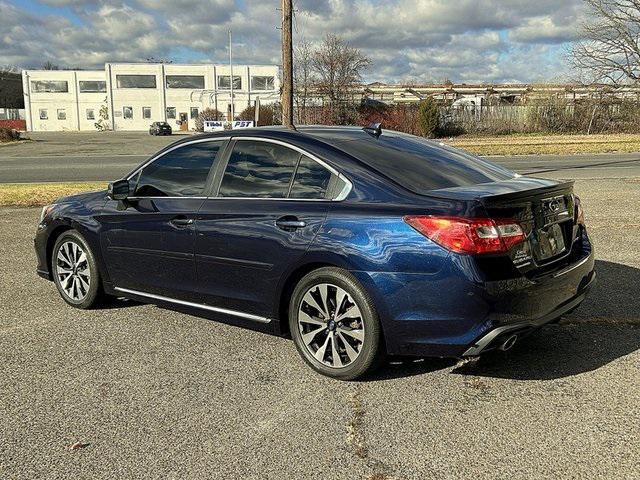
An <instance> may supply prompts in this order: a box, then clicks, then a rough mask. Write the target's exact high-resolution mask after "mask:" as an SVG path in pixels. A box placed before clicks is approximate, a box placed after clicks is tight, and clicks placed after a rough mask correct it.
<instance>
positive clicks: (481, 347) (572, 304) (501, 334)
mask: <svg viewBox="0 0 640 480" xmlns="http://www.w3.org/2000/svg"><path fill="white" fill-rule="evenodd" d="M595 280H596V272H591V276H590V279H589V281H588V283H587V284H586V285H584V287H583V288H582V289H581V290H580V292H579V293H578V294H577V295H576V296H574V297H573V298H570V299H569V300H567V301H566V302H564V303H563V304H562V305H560V306H558V308H556V309H555V310H554V311H552V312H550V313H548V314H546V315H544V316H542V317H540V318H537V319H535V320H533V321H531V322H520V323H514V324H511V325H503V326H501V327H496V328H494V329H493V330H490V331H489V332H488V333H486V334H484V335H483V336H482V337H480V338H479V339H478V340H476V341H475V342H474V343H473V345H472V346H470V347H469V348H468V349H467V350H465V352H464V353H463V354H462V356H463V357H473V356H477V355H480V354H482V353H485V352H487V351H489V350H494V349H496V348H499V346H500V345H502V343H503V342H504V341H505V340H507V338H509V337H512V336H513V335H517V336H518V338H522V337H524V336H526V335H529V334H530V333H532V332H533V331H534V330H535V329H537V328H539V327H541V326H543V325H545V324H547V323H550V322H552V321H554V320H557V319H558V318H560V317H561V316H562V315H564V314H565V313H567V312H570V311H571V310H573V309H574V308H577V307H578V306H579V305H580V304H581V303H582V301H583V300H584V298H585V296H586V294H587V292H588V291H589V289H590V288H591V286H592V285H593V284H594V282H595Z"/></svg>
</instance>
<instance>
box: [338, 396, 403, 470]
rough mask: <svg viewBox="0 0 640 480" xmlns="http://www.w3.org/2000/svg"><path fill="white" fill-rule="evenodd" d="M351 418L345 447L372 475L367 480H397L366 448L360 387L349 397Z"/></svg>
mask: <svg viewBox="0 0 640 480" xmlns="http://www.w3.org/2000/svg"><path fill="white" fill-rule="evenodd" d="M349 407H350V410H351V416H350V418H349V420H348V422H347V445H348V446H349V448H350V450H351V452H352V453H353V454H354V455H355V456H356V457H357V458H358V459H359V460H361V461H363V462H364V463H365V464H366V465H367V467H368V468H370V469H371V470H372V471H373V473H372V474H371V475H369V476H368V477H367V480H397V477H395V476H393V472H392V469H391V468H390V467H389V466H388V465H387V464H385V463H384V462H383V461H381V460H378V459H376V458H373V457H372V456H371V455H370V451H369V447H368V446H367V437H366V435H365V431H364V421H365V413H366V409H365V404H364V402H363V400H362V387H361V386H360V385H356V388H355V390H354V391H353V392H352V393H351V395H350V397H349Z"/></svg>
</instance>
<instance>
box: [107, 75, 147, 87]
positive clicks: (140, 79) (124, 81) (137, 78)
mask: <svg viewBox="0 0 640 480" xmlns="http://www.w3.org/2000/svg"><path fill="white" fill-rule="evenodd" d="M116 85H117V86H118V88H156V76H155V75H116Z"/></svg>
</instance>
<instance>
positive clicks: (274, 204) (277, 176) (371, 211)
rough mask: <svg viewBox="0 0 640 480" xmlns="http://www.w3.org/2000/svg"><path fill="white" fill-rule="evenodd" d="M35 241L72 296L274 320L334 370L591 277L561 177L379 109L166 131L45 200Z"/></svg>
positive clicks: (365, 368) (448, 339) (497, 327)
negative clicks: (528, 171)
mask: <svg viewBox="0 0 640 480" xmlns="http://www.w3.org/2000/svg"><path fill="white" fill-rule="evenodd" d="M35 247H36V251H37V256H38V267H37V271H38V273H39V274H40V275H41V276H42V277H44V278H47V279H49V280H53V281H54V282H55V285H56V287H57V288H58V290H59V292H60V295H61V296H62V298H63V299H64V300H65V301H66V302H67V303H68V304H70V305H72V306H74V307H77V308H90V307H94V306H96V305H97V304H98V302H99V301H100V300H101V298H102V297H104V296H105V295H107V296H109V295H110V296H118V297H128V298H132V299H136V300H139V301H143V302H149V303H154V304H157V305H161V306H165V307H170V308H175V309H179V310H183V311H187V312H190V313H194V314H199V315H203V316H207V317H210V318H214V319H217V320H222V321H225V322H228V323H233V324H236V325H241V326H245V327H251V328H254V329H258V330H262V331H265V332H270V333H275V334H279V335H290V336H291V337H292V338H293V341H294V342H295V345H296V347H297V349H298V351H299V353H300V355H301V356H302V358H303V359H304V360H305V361H306V362H307V363H308V364H309V365H310V366H311V367H312V368H313V369H315V370H316V371H318V372H320V373H322V374H325V375H328V376H332V377H335V378H340V379H354V378H358V377H360V376H362V375H364V374H366V373H367V372H370V371H372V370H373V369H374V368H375V367H376V366H377V365H379V364H380V362H381V361H382V359H384V358H385V356H386V355H401V356H421V357H424V356H436V357H468V356H477V355H480V354H482V353H484V352H486V351H489V350H492V349H502V350H506V349H509V348H510V347H511V346H513V344H514V343H515V342H516V341H517V340H519V339H520V338H522V337H523V336H525V335H528V334H529V333H531V332H532V331H534V330H535V329H536V328H538V327H540V326H541V325H544V324H547V323H549V322H553V321H555V320H557V319H558V318H559V317H560V316H561V315H563V314H565V313H567V312H569V311H571V310H572V309H575V308H576V307H577V306H578V305H579V304H580V303H581V302H582V300H583V299H584V297H585V294H586V292H587V290H588V289H589V287H590V286H591V284H592V283H593V281H594V278H595V273H594V271H593V267H594V254H593V249H592V247H591V243H590V241H589V237H588V235H587V229H586V226H585V222H584V216H583V212H582V208H581V205H580V201H579V199H578V197H577V196H576V195H575V194H574V193H573V185H572V182H560V181H554V180H544V179H538V178H528V177H521V176H519V175H517V174H514V173H513V172H511V171H509V170H507V169H505V168H502V167H500V166H497V165H494V164H492V163H490V162H488V161H486V160H483V159H480V158H478V157H475V156H472V155H470V154H467V153H464V152H462V151H460V150H456V149H453V148H450V147H448V146H445V145H443V144H441V143H437V142H433V141H429V140H425V139H423V138H418V137H415V136H411V135H406V134H402V133H397V132H392V131H384V132H382V131H381V129H380V128H379V127H375V128H368V129H360V128H355V127H301V128H298V130H297V131H293V130H286V129H282V128H271V129H265V128H258V129H246V130H239V131H231V132H219V133H214V134H203V135H199V136H198V137H197V138H193V137H190V138H187V139H184V140H181V141H178V142H176V143H174V144H172V145H170V146H168V147H166V148H164V149H163V150H161V151H160V152H159V153H157V154H156V155H154V156H153V157H152V158H151V159H149V161H147V162H145V163H144V164H142V165H140V166H139V167H138V168H136V169H135V170H133V171H132V172H131V173H130V174H129V175H127V176H126V177H125V178H124V179H122V180H118V181H115V182H113V183H112V184H110V185H109V189H108V190H105V191H98V192H92V193H83V194H79V195H73V196H70V197H65V198H61V199H59V200H58V201H57V202H56V203H55V204H54V205H49V206H47V207H45V208H44V209H43V211H42V217H41V219H40V222H39V225H38V229H37V233H36V237H35ZM249 348H250V347H249Z"/></svg>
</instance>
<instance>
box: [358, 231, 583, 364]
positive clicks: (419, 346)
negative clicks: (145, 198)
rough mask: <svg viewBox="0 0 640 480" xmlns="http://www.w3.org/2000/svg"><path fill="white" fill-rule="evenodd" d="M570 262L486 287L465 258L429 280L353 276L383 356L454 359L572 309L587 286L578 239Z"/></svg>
mask: <svg viewBox="0 0 640 480" xmlns="http://www.w3.org/2000/svg"><path fill="white" fill-rule="evenodd" d="M573 250H574V251H572V255H571V259H570V261H569V260H568V261H567V262H565V264H564V266H562V267H560V266H559V267H557V269H556V270H554V271H549V272H547V273H545V274H544V275H540V276H538V277H534V278H529V277H526V276H524V275H520V276H514V277H509V278H506V279H492V280H486V279H485V278H483V276H482V271H481V270H480V269H479V268H476V266H475V263H474V261H473V259H472V258H471V257H468V256H456V257H454V256H453V255H452V257H451V258H450V260H451V261H450V262H449V265H448V266H447V267H446V268H443V269H442V270H441V271H439V272H435V273H433V274H419V273H409V274H406V273H397V272H396V273H389V272H353V274H354V275H355V276H356V277H357V278H358V279H359V280H360V282H361V283H362V284H363V285H364V286H365V288H367V290H368V291H369V292H370V294H371V295H372V296H373V297H374V301H375V304H376V306H377V308H378V313H379V316H380V320H381V323H382V328H383V331H384V336H385V342H386V346H387V351H388V353H389V354H391V355H407V356H425V357H426V356H436V357H462V356H470V355H478V354H480V353H482V352H485V351H487V350H490V349H492V348H495V347H496V346H498V345H499V341H500V340H501V339H502V340H503V341H504V336H505V335H507V334H511V335H512V334H514V333H519V334H520V335H526V334H528V333H530V332H531V331H533V330H535V329H536V328H538V327H539V326H541V325H544V324H546V323H549V322H551V321H553V320H555V319H557V318H559V317H560V316H562V315H564V314H565V313H567V312H569V311H570V310H572V309H574V308H576V307H577V306H578V305H579V304H580V303H581V302H582V301H583V300H584V298H585V295H586V293H587V291H588V290H589V288H590V287H591V285H592V284H593V282H594V280H595V273H594V271H593V269H594V254H593V250H592V248H591V244H590V242H589V239H588V237H587V235H586V232H585V233H584V235H583V237H582V239H580V240H578V241H577V242H576V243H575V244H574V249H573Z"/></svg>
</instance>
